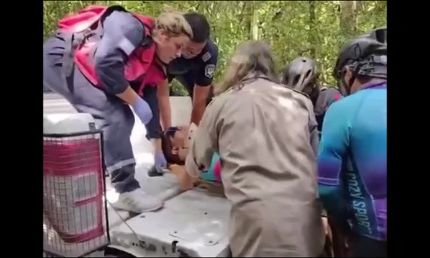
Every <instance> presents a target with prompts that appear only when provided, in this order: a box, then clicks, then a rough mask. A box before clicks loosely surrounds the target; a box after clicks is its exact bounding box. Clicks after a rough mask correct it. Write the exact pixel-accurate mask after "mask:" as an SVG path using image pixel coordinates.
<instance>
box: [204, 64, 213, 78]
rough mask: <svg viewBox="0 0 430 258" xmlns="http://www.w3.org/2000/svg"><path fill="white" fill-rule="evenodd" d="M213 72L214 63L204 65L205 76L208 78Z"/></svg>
mask: <svg viewBox="0 0 430 258" xmlns="http://www.w3.org/2000/svg"><path fill="white" fill-rule="evenodd" d="M214 72H215V65H214V64H208V65H206V67H205V76H206V77H208V78H212V77H213V76H214Z"/></svg>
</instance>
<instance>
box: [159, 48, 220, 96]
mask: <svg viewBox="0 0 430 258" xmlns="http://www.w3.org/2000/svg"><path fill="white" fill-rule="evenodd" d="M217 61H218V47H217V46H216V45H215V43H214V42H213V41H212V40H208V42H207V44H206V46H205V47H204V48H203V50H202V52H201V53H200V54H198V55H197V56H195V57H193V58H191V59H186V58H184V57H180V58H177V59H175V60H173V61H172V62H170V63H169V65H168V68H167V74H168V79H169V82H171V81H172V80H173V78H175V79H176V80H178V81H179V82H180V83H181V84H182V85H184V87H185V88H186V89H187V91H188V94H189V95H190V97H191V98H192V97H193V90H194V85H196V84H197V85H199V86H210V85H212V80H213V76H214V74H215V69H216V64H217Z"/></svg>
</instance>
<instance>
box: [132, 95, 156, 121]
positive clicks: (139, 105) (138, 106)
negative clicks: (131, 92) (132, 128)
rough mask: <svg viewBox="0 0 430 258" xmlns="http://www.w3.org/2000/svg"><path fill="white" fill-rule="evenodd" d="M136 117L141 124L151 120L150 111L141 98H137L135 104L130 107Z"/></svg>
mask: <svg viewBox="0 0 430 258" xmlns="http://www.w3.org/2000/svg"><path fill="white" fill-rule="evenodd" d="M132 107H133V110H134V112H135V113H136V115H137V116H138V117H139V118H140V121H142V123H143V124H145V125H146V124H148V123H149V121H151V119H152V111H151V108H150V107H149V105H148V103H146V101H144V100H143V99H142V98H140V97H139V98H137V100H136V102H135V103H134V105H133V106H132Z"/></svg>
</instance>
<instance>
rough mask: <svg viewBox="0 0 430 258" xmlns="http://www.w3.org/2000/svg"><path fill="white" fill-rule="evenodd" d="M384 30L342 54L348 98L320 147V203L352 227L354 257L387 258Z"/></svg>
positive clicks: (335, 109)
mask: <svg viewBox="0 0 430 258" xmlns="http://www.w3.org/2000/svg"><path fill="white" fill-rule="evenodd" d="M385 31H386V29H385V28H384V29H378V30H376V31H373V32H371V33H368V34H366V35H362V36H360V37H358V38H356V39H354V40H352V41H350V42H349V43H347V44H346V45H345V47H344V48H343V49H342V50H341V51H340V54H339V57H338V59H337V62H336V66H335V69H334V76H335V78H336V79H337V80H338V81H339V88H340V89H341V91H342V92H344V93H345V96H347V97H345V98H343V99H342V100H340V101H338V102H336V103H334V104H333V105H332V106H330V108H329V109H328V111H327V114H326V117H325V122H324V125H323V129H322V138H321V142H320V147H319V156H318V173H319V175H318V182H319V192H320V198H321V200H322V201H323V204H324V207H325V209H326V210H327V212H328V214H329V215H330V216H332V217H333V218H334V219H335V222H336V223H337V224H339V225H341V224H344V223H345V221H348V222H349V225H350V226H351V232H352V234H351V238H350V248H351V249H350V251H351V255H352V256H354V257H366V256H367V257H375V256H386V232H387V208H386V205H387V183H386V178H387V105H386V103H387V63H386V58H387V56H386V51H387V45H386V37H385ZM378 35H379V36H378Z"/></svg>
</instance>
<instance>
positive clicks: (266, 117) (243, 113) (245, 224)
mask: <svg viewBox="0 0 430 258" xmlns="http://www.w3.org/2000/svg"><path fill="white" fill-rule="evenodd" d="M276 81H277V76H276V74H275V69H274V62H273V58H272V54H271V50H270V48H269V46H268V45H267V44H265V43H264V42H261V41H248V42H245V43H243V44H241V45H240V46H239V47H238V49H237V50H236V52H235V54H234V55H233V57H232V59H231V60H230V64H229V67H228V68H227V72H226V75H225V77H224V80H223V82H222V83H221V84H220V85H219V86H220V87H219V88H220V91H221V92H222V93H221V94H219V95H218V96H217V97H216V98H215V99H214V100H213V101H212V102H211V104H209V106H208V107H207V109H206V111H205V113H204V116H203V119H202V120H201V122H200V126H199V128H198V129H197V130H196V131H195V134H194V137H193V140H192V143H191V146H190V149H189V152H188V155H187V157H186V162H185V167H186V171H187V173H188V174H189V175H190V177H191V178H194V179H195V178H197V177H198V176H199V173H200V171H202V170H204V169H205V168H207V167H208V166H209V164H210V162H211V158H212V155H213V153H214V152H217V153H219V155H220V159H221V170H222V173H221V178H222V182H223V187H224V193H225V196H226V197H227V198H228V199H229V200H230V201H231V203H232V210H231V218H230V226H229V231H230V232H229V238H230V239H229V241H230V248H231V251H232V255H233V256H234V257H238V256H241V257H254V256H259V257H274V256H276V257H290V256H295V257H298V256H314V257H315V256H319V255H321V254H322V252H323V244H324V232H323V227H322V224H321V205H320V203H319V200H318V196H317V181H316V151H317V149H316V148H317V146H318V132H317V123H316V121H315V116H314V113H313V107H312V104H311V102H310V101H309V100H308V98H306V97H305V96H304V95H302V94H301V93H298V92H295V91H294V90H291V89H287V88H285V87H283V86H281V85H280V84H278V83H277V82H276Z"/></svg>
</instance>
